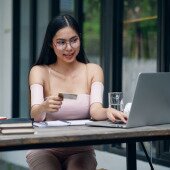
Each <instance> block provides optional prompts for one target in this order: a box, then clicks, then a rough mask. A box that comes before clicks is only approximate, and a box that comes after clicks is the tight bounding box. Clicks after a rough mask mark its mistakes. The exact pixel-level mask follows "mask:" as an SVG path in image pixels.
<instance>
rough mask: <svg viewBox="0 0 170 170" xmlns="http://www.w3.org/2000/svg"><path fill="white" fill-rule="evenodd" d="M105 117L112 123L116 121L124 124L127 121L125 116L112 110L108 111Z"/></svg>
mask: <svg viewBox="0 0 170 170" xmlns="http://www.w3.org/2000/svg"><path fill="white" fill-rule="evenodd" d="M107 117H108V118H109V119H110V120H111V121H113V122H114V121H115V120H117V119H118V120H121V121H123V122H124V123H126V122H127V119H128V118H127V115H126V114H124V113H123V112H120V111H118V110H116V109H112V108H109V109H108V112H107Z"/></svg>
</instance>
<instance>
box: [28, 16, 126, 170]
mask: <svg viewBox="0 0 170 170" xmlns="http://www.w3.org/2000/svg"><path fill="white" fill-rule="evenodd" d="M29 85H30V91H31V117H32V118H34V120H35V121H43V120H58V119H87V118H92V119H94V120H105V119H110V120H111V121H115V119H121V120H122V121H124V122H126V119H127V117H126V115H125V114H123V113H122V112H119V111H117V110H115V109H111V108H103V106H102V96H103V89H104V87H103V71H102V69H101V67H100V66H98V65H96V64H92V63H89V62H88V60H87V58H86V57H85V53H84V50H83V46H82V43H81V33H80V30H79V26H78V23H77V22H76V21H75V19H74V18H73V17H71V16H70V15H62V16H58V17H56V18H54V19H53V20H52V21H51V22H50V23H49V25H48V27H47V30H46V35H45V38H44V43H43V47H42V50H41V54H40V57H39V59H38V61H37V63H36V64H35V66H34V67H32V69H31V71H30V75H29ZM59 93H71V94H76V95H77V98H76V99H63V98H62V96H60V95H58V94H59ZM27 162H28V164H29V167H30V169H33V170H39V169H43V170H46V169H48V170H53V169H55V170H56V169H57V170H63V169H66V170H95V169H96V166H97V163H96V159H95V154H94V150H93V147H92V146H86V147H71V148H51V149H43V150H31V151H29V153H28V154H27Z"/></svg>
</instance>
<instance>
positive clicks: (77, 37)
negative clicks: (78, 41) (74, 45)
mask: <svg viewBox="0 0 170 170" xmlns="http://www.w3.org/2000/svg"><path fill="white" fill-rule="evenodd" d="M73 38H78V36H77V35H75V36H73V37H71V38H69V39H64V38H57V39H56V40H62V41H67V40H71V39H73Z"/></svg>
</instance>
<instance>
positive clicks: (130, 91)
mask: <svg viewBox="0 0 170 170" xmlns="http://www.w3.org/2000/svg"><path fill="white" fill-rule="evenodd" d="M157 31H158V28H157V0H149V1H148V0H143V1H139V0H124V19H123V63H122V64H123V65H122V68H123V71H122V73H123V75H122V76H123V79H122V80H123V84H122V87H123V92H124V94H125V95H124V97H125V98H124V102H125V104H126V103H127V102H132V98H133V95H134V91H135V88H136V83H137V78H138V74H139V73H140V72H156V70H157ZM146 148H147V149H150V148H152V153H155V152H156V151H155V143H153V145H149V144H148V143H146ZM137 149H138V150H142V148H141V145H137Z"/></svg>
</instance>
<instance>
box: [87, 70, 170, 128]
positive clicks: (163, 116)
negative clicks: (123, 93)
mask: <svg viewBox="0 0 170 170" xmlns="http://www.w3.org/2000/svg"><path fill="white" fill-rule="evenodd" d="M168 123H170V72H159V73H140V74H139V76H138V81H137V85H136V90H135V93H134V97H133V101H132V106H131V109H130V113H129V118H128V121H127V123H126V124H124V123H119V122H116V123H113V122H111V121H93V122H90V123H88V125H90V126H104V127H118V128H134V127H141V126H152V125H160V124H168Z"/></svg>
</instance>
